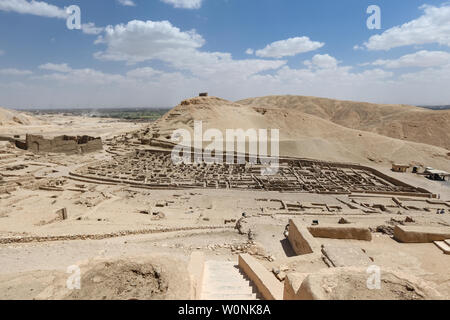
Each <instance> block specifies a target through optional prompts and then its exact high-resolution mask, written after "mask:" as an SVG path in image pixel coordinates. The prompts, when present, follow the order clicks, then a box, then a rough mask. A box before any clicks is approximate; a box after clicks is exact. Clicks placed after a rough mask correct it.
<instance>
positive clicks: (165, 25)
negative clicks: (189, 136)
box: [95, 20, 286, 78]
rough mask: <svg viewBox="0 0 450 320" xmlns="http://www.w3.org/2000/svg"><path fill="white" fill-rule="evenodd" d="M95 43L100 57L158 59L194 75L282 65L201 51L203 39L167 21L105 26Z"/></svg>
mask: <svg viewBox="0 0 450 320" xmlns="http://www.w3.org/2000/svg"><path fill="white" fill-rule="evenodd" d="M96 43H97V44H104V45H106V50H105V51H100V52H97V53H95V57H96V58H98V59H101V60H112V61H126V62H127V63H129V64H133V63H137V62H144V61H151V60H159V61H163V62H165V63H168V64H170V65H171V66H172V67H174V68H176V69H178V70H185V71H190V72H191V73H193V74H194V75H196V76H200V77H211V76H212V75H217V76H220V77H222V78H223V77H225V76H232V75H237V76H240V77H241V78H242V77H245V76H247V75H251V74H255V73H258V72H261V71H266V70H271V69H277V68H279V67H280V66H282V65H284V64H285V63H286V62H285V61H280V60H270V61H269V60H260V59H248V60H234V59H233V58H232V56H231V54H229V53H222V52H202V51H200V50H199V49H200V48H201V47H202V46H203V45H204V43H205V40H204V39H203V37H202V36H200V35H199V34H197V33H196V32H195V30H191V31H181V30H180V29H178V28H176V27H174V26H173V25H172V24H171V23H170V22H168V21H157V22H154V21H146V22H144V21H138V20H134V21H130V22H128V24H126V25H123V24H120V25H116V26H108V27H106V29H105V33H104V35H102V36H99V37H98V39H97V41H96Z"/></svg>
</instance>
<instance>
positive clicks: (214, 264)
mask: <svg viewBox="0 0 450 320" xmlns="http://www.w3.org/2000/svg"><path fill="white" fill-rule="evenodd" d="M258 299H259V295H258V294H257V290H256V288H254V286H253V285H252V284H251V282H250V281H249V280H248V279H247V278H246V276H245V275H244V274H243V273H242V272H241V271H240V270H239V268H238V266H237V265H236V263H234V262H228V261H215V260H208V261H206V262H205V270H204V275H203V286H202V294H201V300H258Z"/></svg>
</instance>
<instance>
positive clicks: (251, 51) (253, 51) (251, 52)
mask: <svg viewBox="0 0 450 320" xmlns="http://www.w3.org/2000/svg"><path fill="white" fill-rule="evenodd" d="M245 53H246V54H249V55H252V54H254V53H255V50H253V49H250V48H249V49H247V50H245Z"/></svg>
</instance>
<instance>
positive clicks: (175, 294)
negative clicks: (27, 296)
mask: <svg viewBox="0 0 450 320" xmlns="http://www.w3.org/2000/svg"><path fill="white" fill-rule="evenodd" d="M78 271H79V273H78V274H79V275H80V282H79V284H80V287H79V289H77V287H76V286H74V287H73V288H68V287H67V284H68V282H67V281H68V280H70V279H69V277H71V278H73V277H74V276H76V275H77V274H76V273H72V274H64V275H62V276H60V277H58V278H57V279H56V280H55V281H54V282H53V284H52V285H50V286H49V287H47V288H46V289H45V290H44V291H42V292H41V293H40V294H39V295H38V296H37V297H36V299H38V300H54V299H56V300H174V299H183V300H185V299H189V298H190V277H189V273H188V271H187V265H186V263H185V262H184V261H180V260H178V259H174V258H171V257H167V256H165V255H155V256H149V257H135V258H123V259H114V260H111V259H95V260H94V261H90V262H86V263H84V264H82V265H80V267H79V270H78ZM73 284H74V285H76V282H73Z"/></svg>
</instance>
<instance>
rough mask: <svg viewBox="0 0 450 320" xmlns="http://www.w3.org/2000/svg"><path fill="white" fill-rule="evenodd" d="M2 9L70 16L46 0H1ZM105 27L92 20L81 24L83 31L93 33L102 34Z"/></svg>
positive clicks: (46, 15)
mask: <svg viewBox="0 0 450 320" xmlns="http://www.w3.org/2000/svg"><path fill="white" fill-rule="evenodd" d="M0 10H2V11H6V12H15V13H20V14H31V15H35V16H41V17H48V18H58V19H66V18H67V16H68V14H67V13H66V10H65V9H63V8H60V7H57V6H55V5H52V4H48V3H47V2H44V1H35V0H31V1H27V0H0ZM103 29H104V28H101V27H96V26H95V24H94V23H92V22H89V23H85V24H82V26H81V30H82V31H83V33H85V34H91V35H97V34H100V33H101V32H102V31H103Z"/></svg>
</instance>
